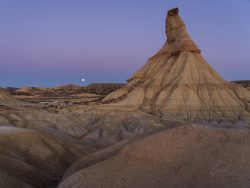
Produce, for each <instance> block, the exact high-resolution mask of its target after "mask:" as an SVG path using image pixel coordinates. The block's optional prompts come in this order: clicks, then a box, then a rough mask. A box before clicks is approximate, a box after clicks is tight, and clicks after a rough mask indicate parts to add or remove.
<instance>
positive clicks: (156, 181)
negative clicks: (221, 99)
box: [59, 125, 250, 188]
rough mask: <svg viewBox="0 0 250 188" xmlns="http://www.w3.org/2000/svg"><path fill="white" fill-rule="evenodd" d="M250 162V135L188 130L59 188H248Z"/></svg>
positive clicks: (155, 139) (130, 149)
mask: <svg viewBox="0 0 250 188" xmlns="http://www.w3.org/2000/svg"><path fill="white" fill-rule="evenodd" d="M249 157H250V131H249V130H242V129H219V128H211V127H205V126H202V125H188V126H182V127H177V128H173V129H170V130H165V131H161V132H158V133H156V134H153V135H151V136H148V137H145V138H143V139H141V140H138V141H136V142H133V143H131V144H129V145H127V146H126V147H124V148H123V149H122V150H121V151H120V152H119V153H118V154H116V155H115V156H113V157H111V158H109V159H107V160H105V161H102V162H99V163H97V164H95V165H92V166H90V167H87V168H84V169H83V170H80V171H78V172H77V173H75V174H73V175H72V176H69V177H68V178H67V179H66V180H64V181H63V182H62V183H61V184H60V185H59V188H82V187H86V188H90V187H91V188H101V187H102V188H122V187H129V188H138V187H144V188H152V187H154V188H166V187H168V188H177V187H179V188H190V187H192V188H201V187H202V188H211V187H213V188H228V187H230V188H248V187H249V184H250V178H249V173H250V161H249ZM85 163H87V162H86V161H85Z"/></svg>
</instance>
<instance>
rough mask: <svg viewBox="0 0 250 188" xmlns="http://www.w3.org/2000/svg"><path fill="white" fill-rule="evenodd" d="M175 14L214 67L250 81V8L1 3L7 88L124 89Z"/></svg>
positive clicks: (206, 0)
mask: <svg viewBox="0 0 250 188" xmlns="http://www.w3.org/2000/svg"><path fill="white" fill-rule="evenodd" d="M174 7H179V9H180V15H181V16H182V18H183V20H184V21H185V23H186V25H187V29H188V31H189V33H190V35H191V36H192V38H193V39H194V41H195V42H196V43H197V44H198V46H199V47H200V49H201V50H202V54H203V55H204V56H205V58H206V59H207V61H208V62H209V64H210V65H212V66H213V67H214V68H215V69H216V70H217V71H218V72H219V73H220V74H221V75H222V76H223V77H224V78H225V79H228V80H242V79H250V1H249V0H202V1H201V0H0V86H18V87H20V86H45V87H50V86H56V85H62V84H68V83H76V84H80V80H81V78H82V77H84V78H85V79H86V84H88V83H92V82H125V80H126V79H127V78H128V77H129V76H130V75H131V74H132V73H133V72H135V71H136V70H137V69H139V68H140V67H141V66H143V65H144V64H145V62H146V60H147V59H148V58H149V57H150V56H152V55H154V54H155V53H156V52H157V51H158V50H159V49H160V48H161V46H162V45H163V43H164V41H165V39H166V37H165V23H164V22H165V16H166V13H167V10H168V9H171V8H174Z"/></svg>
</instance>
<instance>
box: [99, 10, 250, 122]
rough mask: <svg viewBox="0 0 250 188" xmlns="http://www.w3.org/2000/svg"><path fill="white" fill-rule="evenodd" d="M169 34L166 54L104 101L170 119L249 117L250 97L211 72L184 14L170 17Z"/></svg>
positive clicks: (156, 57) (152, 60) (171, 13)
mask: <svg viewBox="0 0 250 188" xmlns="http://www.w3.org/2000/svg"><path fill="white" fill-rule="evenodd" d="M166 34H167V41H166V42H165V44H164V45H163V47H162V48H161V49H160V51H159V52H158V53H157V54H156V55H154V56H153V57H151V58H150V59H149V60H148V62H147V63H146V64H145V65H144V66H143V67H142V68H141V69H140V70H138V71H137V72H136V73H134V74H133V75H132V76H131V77H130V78H129V80H128V81H129V83H128V85H127V86H125V87H123V88H121V89H120V90H117V91H115V92H113V93H111V94H109V95H108V96H107V97H105V98H104V99H103V101H104V102H105V103H112V102H113V104H112V105H113V106H127V107H134V108H137V109H141V110H143V111H145V112H149V113H152V114H155V115H157V116H159V117H162V118H166V119H169V118H171V117H173V118H180V119H206V120H224V119H229V120H238V119H239V118H243V119H244V118H247V117H249V112H248V111H249V102H250V92H249V91H248V90H247V89H245V88H243V87H241V86H239V85H237V84H233V83H231V82H228V81H225V80H223V79H222V78H221V77H220V75H219V74H218V73H217V72H216V71H215V70H214V69H213V68H211V67H210V66H209V64H208V63H207V62H206V60H205V59H204V58H203V57H202V55H201V53H200V49H199V48H198V47H197V46H196V44H195V43H194V41H193V40H192V38H191V37H190V35H189V34H188V32H187V31H186V27H185V24H184V22H183V21H182V19H181V18H180V16H179V14H178V9H174V10H170V11H169V12H168V16H167V18H166Z"/></svg>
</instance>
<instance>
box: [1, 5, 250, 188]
mask: <svg viewBox="0 0 250 188" xmlns="http://www.w3.org/2000/svg"><path fill="white" fill-rule="evenodd" d="M166 35H167V40H166V42H165V43H164V45H163V47H162V48H161V49H160V50H159V51H158V52H157V53H156V54H155V55H154V56H152V57H151V58H149V60H148V61H147V63H146V64H145V65H144V66H143V67H142V68H141V69H139V70H138V71H136V72H135V73H134V74H133V75H132V76H131V77H130V78H129V79H128V83H126V84H124V83H121V84H120V83H112V84H111V83H102V84H91V85H89V86H84V87H83V86H79V85H74V84H68V85H63V86H58V87H54V88H39V87H22V88H12V87H6V88H1V89H0V187H5V188H47V187H48V188H55V187H59V188H139V187H144V188H163V187H164V188H165V187H169V188H191V187H192V188H201V187H202V188H211V187H213V188H249V187H250V175H249V174H250V161H249V158H250V130H249V128H250V81H247V80H246V81H227V80H224V79H223V78H222V77H221V76H220V75H219V74H218V73H217V72H216V71H215V70H214V69H213V68H212V67H211V66H210V65H209V64H208V63H207V62H206V60H205V58H204V57H203V55H202V51H201V50H200V49H199V47H198V46H197V45H196V44H195V42H194V41H193V40H192V38H191V36H190V35H189V34H188V32H187V29H186V25H185V23H184V22H183V20H182V19H181V17H180V16H179V10H178V9H172V10H170V11H169V12H168V14H167V18H166Z"/></svg>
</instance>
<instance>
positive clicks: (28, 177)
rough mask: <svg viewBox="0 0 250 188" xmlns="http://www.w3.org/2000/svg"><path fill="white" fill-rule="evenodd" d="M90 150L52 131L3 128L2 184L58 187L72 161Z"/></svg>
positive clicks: (0, 135)
mask: <svg viewBox="0 0 250 188" xmlns="http://www.w3.org/2000/svg"><path fill="white" fill-rule="evenodd" d="M89 152H91V150H90V149H89V148H88V147H84V146H80V145H79V144H74V143H73V142H71V141H70V140H67V139H61V138H60V137H57V136H56V135H53V134H50V133H46V132H42V131H35V130H29V129H21V128H13V127H0V161H1V163H0V177H1V178H0V187H6V188H12V187H13V188H16V187H37V188H39V187H40V188H43V187H56V185H57V184H58V183H59V181H60V180H61V176H62V175H63V173H64V171H65V170H66V169H67V168H68V167H69V166H70V164H71V163H73V162H74V161H75V160H76V159H77V158H79V157H80V156H83V155H84V154H86V153H89Z"/></svg>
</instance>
